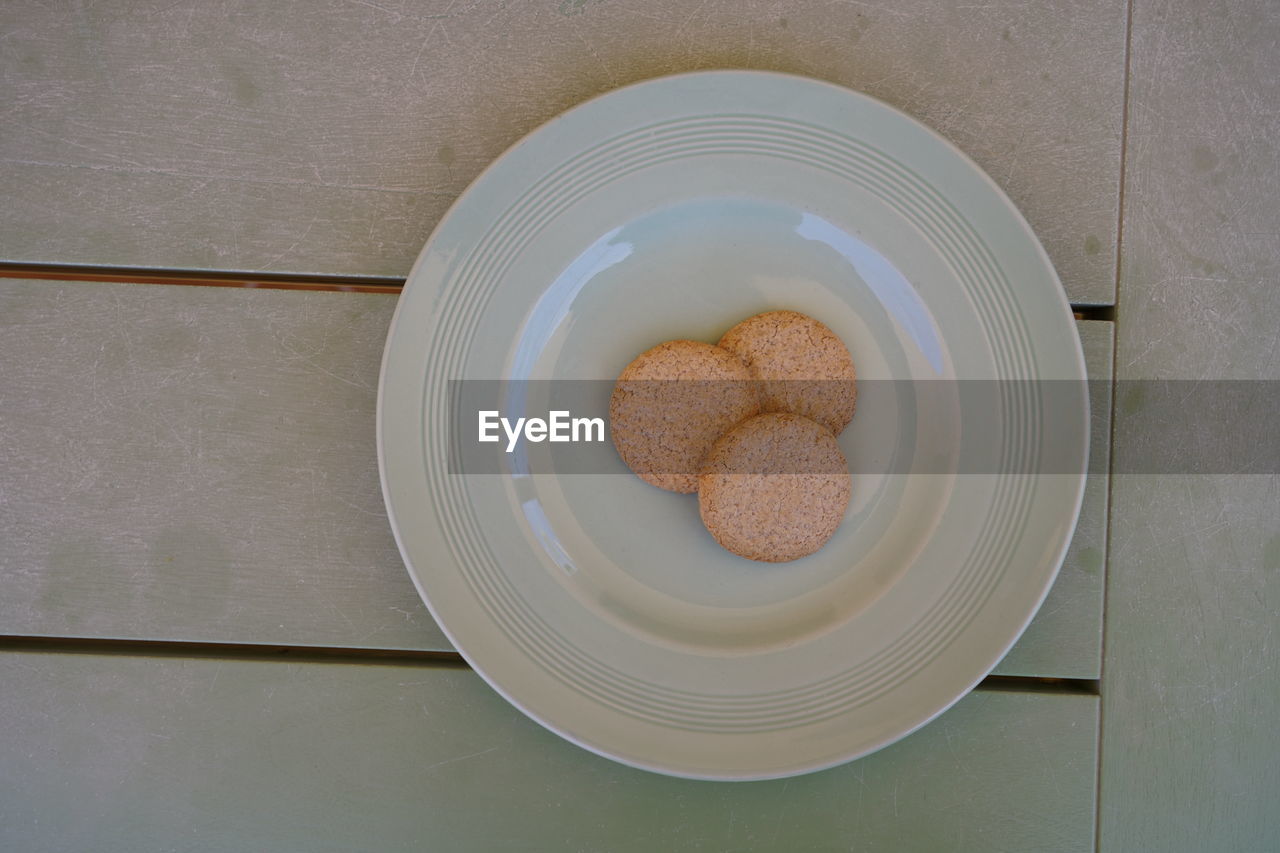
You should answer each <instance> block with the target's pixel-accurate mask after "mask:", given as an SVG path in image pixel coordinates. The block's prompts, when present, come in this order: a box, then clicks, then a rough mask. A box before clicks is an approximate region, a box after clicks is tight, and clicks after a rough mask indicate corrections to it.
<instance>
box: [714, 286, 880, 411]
mask: <svg viewBox="0 0 1280 853" xmlns="http://www.w3.org/2000/svg"><path fill="white" fill-rule="evenodd" d="M720 346H721V347H723V348H725V349H727V350H729V351H730V352H732V353H734V354H736V355H737V356H738V358H740V359H742V360H743V361H744V362H746V364H747V367H749V368H751V373H752V375H753V376H754V377H755V378H756V379H759V380H760V381H761V384H760V405H761V410H762V411H765V412H791V413H793V414H797V415H803V416H804V417H806V418H809V419H810V420H815V421H817V422H818V423H820V424H822V425H823V426H824V427H826V428H827V429H829V430H831V432H832V434H833V435H839V434H840V432H841V430H843V429H844V428H845V427H846V426H848V425H849V421H851V420H853V410H854V404H855V402H856V398H857V387H856V384H855V380H856V378H857V375H856V373H855V372H854V369H853V357H852V356H851V355H849V349H848V347H846V346H845V345H844V342H843V341H841V340H840V338H838V337H836V334H835V332H833V331H831V330H830V329H828V328H827V327H826V326H825V325H823V324H822V323H820V322H818V321H817V320H815V319H813V318H812V317H809V316H806V315H804V314H800V313H797V312H795V311H769V312H767V313H765V314H757V315H756V316H754V317H751V318H749V319H747V320H743V321H742V322H741V323H739V324H738V325H736V326H734V327H733V328H732V329H730V330H729V331H728V332H726V333H725V335H724V337H723V338H721V339H720Z"/></svg>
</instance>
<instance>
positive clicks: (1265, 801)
mask: <svg viewBox="0 0 1280 853" xmlns="http://www.w3.org/2000/svg"><path fill="white" fill-rule="evenodd" d="M1275 12H1276V10H1275V6H1274V4H1273V3H1268V2H1265V0H1245V2H1232V3H1223V2H1214V3H1208V4H1204V3H1197V2H1192V0H1172V1H1171V2H1148V0H1136V2H1135V3H1134V9H1133V55H1132V83H1131V93H1130V101H1129V130H1128V158H1127V165H1126V175H1127V178H1126V187H1125V220H1124V240H1123V245H1124V249H1123V258H1122V267H1121V280H1120V306H1119V315H1120V317H1121V322H1120V323H1119V325H1118V330H1117V345H1116V365H1117V374H1118V376H1119V378H1120V379H1121V380H1139V379H1155V378H1166V379H1168V378H1174V379H1194V380H1214V379H1224V378H1229V379H1249V380H1265V381H1270V382H1274V381H1276V380H1280V343H1278V341H1280V338H1278V337H1277V334H1276V330H1277V328H1280V288H1277V286H1276V283H1277V281H1280V242H1278V241H1277V239H1276V222H1277V221H1280V193H1278V192H1277V190H1278V189H1280V164H1278V163H1277V159H1276V151H1275V140H1276V139H1277V138H1278V137H1280V111H1277V109H1276V106H1277V100H1276V81H1277V80H1280V52H1277V51H1276V44H1277V42H1278V41H1280V24H1278V23H1277V21H1278V19H1277V16H1276V14H1275ZM1190 405H1194V398H1192V400H1191V402H1190ZM1195 414H1196V413H1195V412H1194V411H1189V412H1188V417H1194V416H1195ZM1151 417H1152V416H1151V414H1150V413H1149V411H1148V410H1147V409H1146V408H1145V407H1144V405H1143V402H1142V400H1141V399H1140V398H1138V397H1137V396H1122V397H1121V399H1120V400H1119V401H1118V403H1117V411H1116V434H1115V448H1114V453H1115V461H1116V467H1117V470H1131V469H1133V468H1134V467H1135V466H1134V464H1133V460H1140V459H1142V458H1144V456H1147V455H1148V447H1147V443H1148V442H1150V441H1153V440H1155V438H1154V437H1155V436H1159V435H1161V434H1162V433H1163V432H1164V431H1163V430H1162V429H1161V428H1160V426H1161V425H1160V424H1158V423H1152V422H1151ZM1223 440H1224V441H1230V440H1231V437H1230V436H1223ZM1139 464H1140V463H1139ZM1112 488H1113V491H1112V510H1111V512H1112V516H1111V518H1112V520H1111V538H1112V542H1111V565H1110V572H1109V576H1108V588H1107V616H1106V648H1105V661H1106V664H1105V666H1104V672H1103V697H1104V702H1103V712H1104V715H1105V716H1104V725H1103V732H1104V738H1103V744H1102V790H1101V797H1102V799H1101V814H1100V824H1101V835H1100V841H1101V845H1100V847H1101V849H1102V850H1103V851H1104V853H1114V852H1115V851H1124V853H1131V851H1139V852H1140V851H1148V850H1150V851H1161V853H1164V851H1188V853H1189V852H1190V851H1201V850H1215V851H1224V853H1225V851H1242V853H1243V851H1262V850H1277V849H1280V812H1277V810H1276V808H1275V800H1276V792H1277V791H1280V760H1278V756H1280V735H1277V732H1280V710H1278V709H1280V667H1277V664H1276V661H1277V658H1278V657H1280V620H1278V619H1277V618H1276V612H1277V602H1278V601H1280V521H1278V520H1280V477H1276V476H1261V475H1255V476H1237V475H1232V474H1231V473H1230V472H1226V471H1224V472H1221V473H1220V474H1216V475H1198V476H1189V475H1188V476H1173V475H1170V476H1150V475H1141V474H1126V475H1123V476H1119V475H1118V476H1116V477H1115V481H1114V484H1113V487H1112Z"/></svg>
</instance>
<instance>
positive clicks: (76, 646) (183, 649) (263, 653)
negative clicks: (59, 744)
mask: <svg viewBox="0 0 1280 853" xmlns="http://www.w3.org/2000/svg"><path fill="white" fill-rule="evenodd" d="M4 653H11V654H22V653H46V654H48V653H57V654H77V655H104V656H124V657H152V658H195V659H206V660H237V661H260V662H261V661H267V662H270V661H282V662H285V663H346V664H361V665H369V664H373V665H378V664H381V665H384V666H427V667H448V668H451V669H469V668H470V666H469V665H468V664H467V662H466V660H465V659H464V658H463V657H462V655H460V654H458V653H457V652H442V651H424V650H416V649H362V648H346V647H340V646H287V645H280V644H276V643H200V642H186V641H178V640H125V639H97V638H82V637H40V636H18V635H14V636H0V654H4ZM1098 685H1099V683H1098V681H1097V680H1095V679H1085V678H1049V677H1041V676H1024V675H989V676H987V677H986V678H984V679H983V680H982V681H981V682H979V683H978V685H977V687H976V688H975V689H977V690H993V691H1003V692H1010V693H1052V694H1068V695H1088V696H1097V695H1099V686H1098Z"/></svg>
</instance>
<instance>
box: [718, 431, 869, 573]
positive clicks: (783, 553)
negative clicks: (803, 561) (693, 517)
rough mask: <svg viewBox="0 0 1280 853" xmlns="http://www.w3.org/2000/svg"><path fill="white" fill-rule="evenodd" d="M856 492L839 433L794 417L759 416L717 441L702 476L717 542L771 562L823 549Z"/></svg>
mask: <svg viewBox="0 0 1280 853" xmlns="http://www.w3.org/2000/svg"><path fill="white" fill-rule="evenodd" d="M851 491H852V485H851V480H850V477H849V469H848V466H847V464H846V462H845V458H844V454H843V453H841V452H840V447H839V445H837V444H836V439H835V436H833V435H832V434H831V432H830V431H829V430H827V429H826V428H825V427H823V426H822V425H820V424H818V423H816V422H814V421H811V420H809V419H808V418H803V417H801V416H799V415H793V414H789V413H777V412H775V413H770V414H763V415H757V416H756V417H754V418H751V419H749V420H746V421H743V422H742V423H741V424H739V425H738V426H737V427H735V428H734V429H733V430H732V431H731V432H729V433H728V434H726V435H725V436H724V437H723V438H721V439H720V440H719V441H717V442H716V443H715V445H714V446H713V447H712V449H711V452H710V453H709V454H708V455H707V460H706V463H705V465H704V466H703V471H702V474H701V475H700V476H699V477H698V512H699V513H700V514H701V516H702V523H703V524H705V525H706V527H707V530H708V531H709V532H710V533H711V535H712V536H713V537H715V540H716V541H717V542H719V543H720V544H721V545H723V546H724V547H725V548H727V549H729V550H730V551H732V552H733V553H735V554H737V555H738V556H740V557H746V558H747V559H749V560H760V561H763V562H769V563H781V562H786V561H788V560H795V559H799V558H800V557H804V556H806V555H808V554H812V553H813V552H814V551H817V550H818V549H819V548H821V547H822V546H823V545H824V544H826V542H827V540H828V539H830V538H831V536H832V534H834V533H835V532H836V528H838V527H839V526H840V522H841V520H842V519H843V518H844V513H845V509H846V508H847V507H848V506H849V496H850V494H851Z"/></svg>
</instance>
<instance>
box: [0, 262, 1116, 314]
mask: <svg viewBox="0 0 1280 853" xmlns="http://www.w3.org/2000/svg"><path fill="white" fill-rule="evenodd" d="M0 278H27V279H51V280H56V281H102V282H114V283H118V284H178V285H193V286H199V287H249V288H260V289H265V290H322V291H336V292H342V293H399V292H400V289H401V288H402V287H404V279H403V278H394V277H390V276H344V275H305V274H301V273H251V272H237V271H234V270H219V271H205V270H181V269H150V268H146V267H86V266H74V265H61V266H60V265H57V264H19V263H13V262H7V261H0ZM1071 311H1072V313H1073V314H1074V315H1075V318H1076V319H1077V320H1105V321H1108V322H1110V321H1113V320H1115V311H1116V309H1115V306H1114V305H1075V304H1073V305H1072V306H1071Z"/></svg>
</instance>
